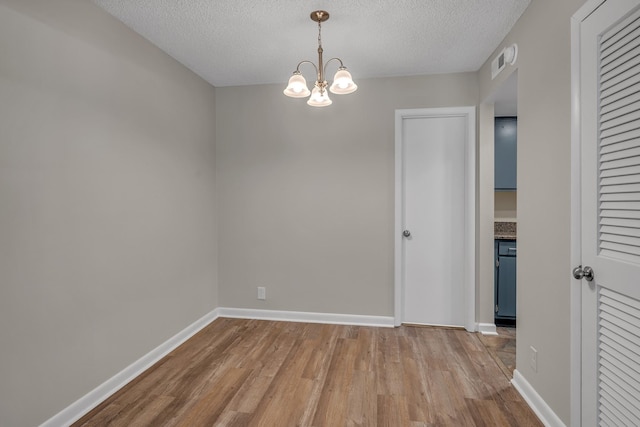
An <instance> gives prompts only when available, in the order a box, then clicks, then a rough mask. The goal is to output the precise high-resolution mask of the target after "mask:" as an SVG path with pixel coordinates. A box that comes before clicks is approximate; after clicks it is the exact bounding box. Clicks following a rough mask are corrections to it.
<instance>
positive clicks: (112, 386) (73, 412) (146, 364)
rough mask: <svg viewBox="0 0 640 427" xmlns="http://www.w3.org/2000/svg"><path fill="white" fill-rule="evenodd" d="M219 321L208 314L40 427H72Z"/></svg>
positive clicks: (216, 314)
mask: <svg viewBox="0 0 640 427" xmlns="http://www.w3.org/2000/svg"><path fill="white" fill-rule="evenodd" d="M217 318H218V310H217V309H216V310H213V311H211V312H210V313H207V314H205V315H204V316H202V317H201V318H200V319H198V320H196V321H195V322H193V323H192V324H191V325H189V326H187V327H186V328H185V329H183V330H182V331H180V332H178V333H177V334H175V335H174V336H172V337H171V338H169V339H168V340H167V341H165V342H164V343H162V344H160V345H159V346H158V347H156V348H154V349H153V350H151V351H150V352H149V353H147V354H145V355H144V356H142V357H141V358H140V359H138V360H136V361H135V362H133V363H132V364H131V365H129V366H127V367H126V368H124V369H123V370H122V371H120V372H118V373H117V374H115V375H114V376H113V377H111V378H109V379H108V380H107V381H105V382H104V383H102V384H100V385H99V386H98V387H96V388H95V389H93V390H92V391H90V392H89V393H87V394H86V395H84V396H83V397H81V398H80V399H78V400H76V401H75V402H74V403H72V404H71V405H69V406H67V407H66V408H65V409H63V410H62V411H60V412H58V413H57V414H56V415H54V416H53V417H51V418H49V419H48V420H47V421H45V422H44V423H42V424H41V425H40V427H60V426H68V425H71V424H73V423H74V422H76V421H77V420H79V419H80V418H81V417H82V416H83V415H85V414H86V413H88V412H89V411H90V410H92V409H93V408H95V407H96V406H98V405H99V404H100V403H102V402H103V401H104V400H106V399H107V398H108V397H109V396H111V395H112V394H113V393H115V392H117V391H118V390H120V389H121V388H122V387H124V386H125V385H127V384H128V383H129V382H131V380H133V379H134V378H136V377H137V376H139V375H140V374H142V373H143V372H144V371H146V370H147V369H149V368H150V367H151V366H153V364H155V363H156V362H158V361H159V360H160V359H162V358H163V357H164V356H166V355H167V354H169V353H170V352H171V351H173V350H174V349H175V348H177V347H178V346H179V345H180V344H182V343H184V342H185V341H186V340H188V339H189V338H191V337H192V336H193V335H195V334H196V333H197V332H199V331H200V330H201V329H203V328H204V327H205V326H207V325H208V324H209V323H211V322H213V321H214V320H215V319H217Z"/></svg>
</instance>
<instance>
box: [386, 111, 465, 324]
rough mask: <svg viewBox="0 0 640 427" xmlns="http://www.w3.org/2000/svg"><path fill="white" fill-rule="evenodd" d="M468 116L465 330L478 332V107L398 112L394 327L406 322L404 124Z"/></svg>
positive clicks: (396, 136) (396, 126) (396, 123)
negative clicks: (418, 119)
mask: <svg viewBox="0 0 640 427" xmlns="http://www.w3.org/2000/svg"><path fill="white" fill-rule="evenodd" d="M429 116H432V117H438V116H441V117H442V116H444V117H446V116H464V117H466V119H467V127H468V128H467V132H468V133H467V145H466V150H465V151H466V159H465V163H466V164H465V170H466V171H467V177H466V184H465V193H466V200H465V203H466V205H467V206H468V207H469V208H468V209H466V212H467V215H466V218H465V248H466V251H467V252H466V254H465V258H466V263H465V265H464V267H463V268H464V280H465V301H464V304H465V309H466V312H467V314H466V319H465V325H464V327H465V329H467V330H468V331H470V332H474V331H476V326H477V324H476V253H475V248H476V238H475V236H476V180H477V179H476V107H474V106H472V107H448V108H418V109H408V110H396V112H395V220H394V247H395V251H394V254H395V255H394V325H395V326H399V325H400V324H401V323H402V320H403V313H402V311H403V310H402V309H403V301H404V300H403V298H404V295H403V286H402V282H403V280H402V278H403V271H402V267H401V266H402V263H403V258H404V257H403V253H402V247H403V246H402V226H403V224H402V223H403V220H402V218H403V211H402V205H403V194H402V193H403V187H404V186H403V182H402V177H403V162H402V157H403V156H402V120H403V119H405V118H411V117H429Z"/></svg>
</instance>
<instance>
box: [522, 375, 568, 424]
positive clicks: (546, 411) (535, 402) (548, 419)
mask: <svg viewBox="0 0 640 427" xmlns="http://www.w3.org/2000/svg"><path fill="white" fill-rule="evenodd" d="M511 384H513V386H514V387H515V389H516V390H518V392H519V393H520V395H521V396H522V397H523V398H524V400H525V401H526V402H527V403H528V404H529V406H530V407H531V409H533V412H535V414H536V415H537V416H538V418H540V421H542V424H544V425H545V426H546V427H566V425H565V424H564V423H563V422H562V420H561V419H560V417H558V416H557V415H556V413H555V412H553V410H552V409H551V407H549V405H547V402H545V401H544V399H542V397H540V395H539V394H538V393H537V392H536V390H535V389H534V388H533V387H532V386H531V384H529V382H528V381H527V380H526V379H525V377H524V376H522V374H521V373H520V372H518V370H517V369H516V370H515V371H513V379H512V380H511Z"/></svg>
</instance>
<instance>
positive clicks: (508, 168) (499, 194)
mask: <svg viewBox="0 0 640 427" xmlns="http://www.w3.org/2000/svg"><path fill="white" fill-rule="evenodd" d="M485 102H487V103H491V104H493V118H492V119H493V129H494V135H493V139H494V144H493V148H494V156H493V160H494V161H493V165H492V168H493V171H494V173H493V177H494V179H493V182H494V189H493V190H494V191H493V196H494V197H493V200H494V204H493V249H494V250H493V265H492V270H493V273H494V274H493V292H492V295H493V299H492V303H493V307H492V311H493V320H494V324H495V326H496V329H495V332H496V335H493V336H485V337H483V343H485V345H486V346H487V348H488V349H489V352H490V353H491V354H492V355H493V356H494V359H496V362H497V363H498V365H499V366H500V367H501V368H502V370H503V371H504V372H505V374H508V375H509V376H512V375H513V370H514V369H515V361H516V335H517V330H516V328H517V259H518V253H517V248H518V238H517V219H518V203H517V200H518V186H517V151H518V150H517V133H518V132H517V128H518V73H517V70H516V71H514V72H513V73H512V74H511V75H510V76H509V77H508V78H507V79H506V80H505V81H504V82H503V83H502V84H501V85H500V86H499V87H498V88H497V89H496V90H495V91H494V93H493V94H492V95H491V96H490V97H489V99H488V100H487V101H485ZM483 166H484V167H486V168H487V169H490V168H491V167H490V166H489V165H488V164H486V165H482V166H481V167H483ZM485 259H487V258H485Z"/></svg>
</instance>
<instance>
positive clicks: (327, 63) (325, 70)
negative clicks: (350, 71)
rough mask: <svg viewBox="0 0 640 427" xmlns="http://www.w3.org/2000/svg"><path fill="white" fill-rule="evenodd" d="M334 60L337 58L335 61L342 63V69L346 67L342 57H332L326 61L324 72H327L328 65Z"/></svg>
mask: <svg viewBox="0 0 640 427" xmlns="http://www.w3.org/2000/svg"><path fill="white" fill-rule="evenodd" d="M334 60H335V61H338V62H339V63H340V68H341V69H342V68H346V67H345V66H344V64H343V63H342V59H340V58H331V59H329V60H328V61H327V62H325V63H324V66H323V67H322V69H323V71H324V74H327V65H329V62H331V61H334Z"/></svg>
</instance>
